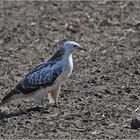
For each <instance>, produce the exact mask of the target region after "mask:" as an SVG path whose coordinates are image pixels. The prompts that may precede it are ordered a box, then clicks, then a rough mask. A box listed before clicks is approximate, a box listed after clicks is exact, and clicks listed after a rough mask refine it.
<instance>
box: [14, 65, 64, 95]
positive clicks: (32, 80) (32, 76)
mask: <svg viewBox="0 0 140 140" xmlns="http://www.w3.org/2000/svg"><path fill="white" fill-rule="evenodd" d="M62 71H63V66H62V65H52V63H50V64H49V63H46V64H45V63H42V64H41V65H38V66H37V67H36V68H35V69H33V70H32V71H31V72H29V73H28V74H27V75H26V76H25V78H24V79H23V80H21V81H20V82H19V83H18V84H17V85H16V87H15V88H16V89H17V90H19V91H20V92H22V93H24V94H27V93H29V92H32V91H35V90H37V89H39V88H41V87H46V86H52V85H53V84H54V82H55V80H56V79H57V78H58V76H59V75H60V74H61V72H62Z"/></svg>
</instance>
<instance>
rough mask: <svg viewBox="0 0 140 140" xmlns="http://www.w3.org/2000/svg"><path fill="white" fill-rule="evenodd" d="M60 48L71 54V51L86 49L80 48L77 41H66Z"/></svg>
mask: <svg viewBox="0 0 140 140" xmlns="http://www.w3.org/2000/svg"><path fill="white" fill-rule="evenodd" d="M62 48H63V49H64V50H65V52H66V53H67V54H71V53H72V52H74V51H76V50H83V51H86V49H84V48H82V47H81V46H80V45H79V44H78V43H76V42H74V41H66V42H65V43H64V44H63V45H62Z"/></svg>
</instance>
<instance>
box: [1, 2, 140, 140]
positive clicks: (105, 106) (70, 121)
mask: <svg viewBox="0 0 140 140" xmlns="http://www.w3.org/2000/svg"><path fill="white" fill-rule="evenodd" d="M64 39H67V40H74V41H76V42H78V43H79V44H80V45H81V46H83V47H84V48H86V49H87V50H88V51H87V52H86V53H84V52H81V53H80V52H77V53H75V54H74V56H73V58H74V70H73V73H72V75H71V77H70V78H69V80H68V81H67V82H66V83H65V84H64V85H63V86H62V89H61V93H60V96H59V101H61V103H62V104H63V107H61V108H60V109H58V108H53V107H50V106H48V107H46V108H45V109H44V108H42V107H38V106H36V107H35V106H31V105H30V102H27V101H13V102H11V103H10V104H8V105H7V106H8V110H6V111H4V112H0V137H1V138H10V139H11V138H13V139H15V138H18V139H20V138H46V139H50V138H51V139H95V138H96V139H105V138H107V139H111V138H112V139H122V138H125V139H134V138H135V139H136V138H139V137H140V131H139V130H134V129H131V126H130V122H131V118H132V112H133V111H134V110H135V109H136V108H137V107H138V106H139V100H140V99H139V96H140V2H138V1H137V2H136V1H135V2H132V1H129V2H127V1H125V2H119V1H118V2H111V1H102V2H101V1H100V2H82V1H81V2H80V1H79V2H76V1H70V2H60V1H57V2H50V1H46V2H43V1H40V2H39V1H36V2H33V1H30V2H27V1H26V2H24V1H21V2H20V1H15V2H14V1H11V2H10V1H9V2H8V1H5V2H4V1H3V2H2V1H1V2H0V99H2V97H3V96H4V94H6V92H7V90H10V89H12V88H13V87H14V86H15V84H16V83H17V82H18V81H19V80H20V79H22V78H23V76H24V75H25V74H26V73H27V72H28V71H30V70H31V69H32V68H33V67H35V66H36V65H37V64H39V63H41V62H42V61H44V60H45V59H46V58H49V57H50V56H51V55H52V54H53V53H54V52H55V51H56V49H57V48H58V44H59V42H60V41H61V40H64ZM137 113H140V111H138V112H137Z"/></svg>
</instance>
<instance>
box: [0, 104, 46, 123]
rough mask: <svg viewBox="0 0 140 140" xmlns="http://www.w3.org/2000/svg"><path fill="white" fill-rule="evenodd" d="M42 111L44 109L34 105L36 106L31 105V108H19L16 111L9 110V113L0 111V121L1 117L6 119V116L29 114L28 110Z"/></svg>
mask: <svg viewBox="0 0 140 140" xmlns="http://www.w3.org/2000/svg"><path fill="white" fill-rule="evenodd" d="M44 111H45V109H44V108H41V107H39V106H36V107H32V108H29V109H25V110H19V111H17V112H11V113H7V112H0V121H2V120H3V119H6V118H11V117H18V116H21V115H26V114H29V113H30V112H44ZM46 111H47V110H46Z"/></svg>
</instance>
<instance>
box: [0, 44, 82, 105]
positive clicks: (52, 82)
mask: <svg viewBox="0 0 140 140" xmlns="http://www.w3.org/2000/svg"><path fill="white" fill-rule="evenodd" d="M76 50H84V51H85V49H84V48H82V47H81V46H80V45H79V44H78V43H76V42H74V41H66V42H64V43H63V44H62V45H61V46H60V48H59V50H58V51H57V52H56V53H55V54H54V55H53V56H52V57H51V58H50V59H49V60H47V61H45V62H43V63H41V64H40V65H38V66H36V67H35V68H34V69H32V70H31V71H30V72H29V73H28V74H27V75H25V76H24V78H23V79H22V80H21V81H19V82H18V83H17V85H16V86H15V87H14V88H13V89H12V90H11V91H10V92H9V93H8V94H7V95H5V97H4V98H3V99H2V101H1V103H0V106H2V105H4V104H5V103H8V102H9V101H11V100H13V99H19V98H24V97H29V96H30V97H33V98H37V100H38V98H40V97H41V96H42V97H41V98H43V96H44V97H45V96H46V94H48V95H49V96H48V97H49V100H51V102H53V103H54V106H56V107H59V104H58V95H59V92H60V87H61V85H62V83H63V82H64V81H65V80H66V79H67V78H68V77H69V76H70V74H71V72H72V69H73V59H72V53H73V52H74V51H76Z"/></svg>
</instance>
